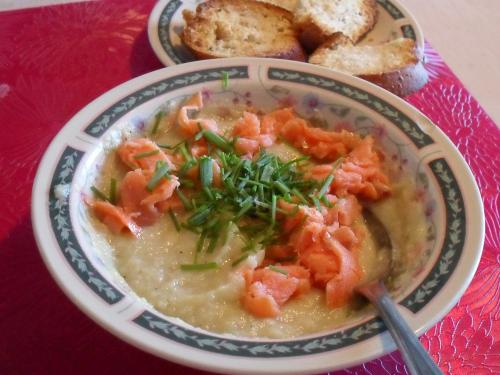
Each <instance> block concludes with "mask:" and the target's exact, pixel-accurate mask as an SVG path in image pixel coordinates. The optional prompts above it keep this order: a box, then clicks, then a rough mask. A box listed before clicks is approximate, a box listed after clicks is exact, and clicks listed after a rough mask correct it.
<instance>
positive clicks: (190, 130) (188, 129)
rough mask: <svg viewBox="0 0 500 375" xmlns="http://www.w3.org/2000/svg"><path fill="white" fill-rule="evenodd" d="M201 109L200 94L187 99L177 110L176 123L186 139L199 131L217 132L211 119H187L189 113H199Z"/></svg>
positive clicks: (214, 122)
mask: <svg viewBox="0 0 500 375" xmlns="http://www.w3.org/2000/svg"><path fill="white" fill-rule="evenodd" d="M202 108H203V96H202V95H201V92H198V93H197V94H194V95H193V96H192V97H191V98H189V99H188V100H187V101H186V102H185V103H184V104H183V105H182V107H181V108H180V109H179V113H178V114H177V123H178V124H179V128H180V130H181V132H182V133H183V134H184V135H186V136H187V137H192V136H194V135H195V134H196V133H198V132H199V131H200V130H201V129H205V130H210V131H213V132H214V133H218V132H219V128H218V126H217V122H216V121H215V120H212V119H205V118H196V119H192V118H190V117H189V115H190V113H189V112H190V111H193V112H197V111H201V109H202Z"/></svg>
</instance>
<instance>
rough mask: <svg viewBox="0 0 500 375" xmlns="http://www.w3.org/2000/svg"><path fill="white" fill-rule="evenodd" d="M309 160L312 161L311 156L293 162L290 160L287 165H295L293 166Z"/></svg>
mask: <svg viewBox="0 0 500 375" xmlns="http://www.w3.org/2000/svg"><path fill="white" fill-rule="evenodd" d="M309 159H310V157H309V156H301V157H300V158H295V159H293V160H290V161H289V162H287V163H286V164H285V165H286V166H290V165H293V164H299V163H300V162H302V161H306V160H309Z"/></svg>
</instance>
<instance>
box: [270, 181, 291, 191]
mask: <svg viewBox="0 0 500 375" xmlns="http://www.w3.org/2000/svg"><path fill="white" fill-rule="evenodd" d="M273 185H274V187H275V188H277V189H278V190H280V191H281V192H282V193H283V194H287V193H289V192H290V189H289V188H288V186H286V185H285V184H284V183H283V182H281V181H275V182H274V183H273Z"/></svg>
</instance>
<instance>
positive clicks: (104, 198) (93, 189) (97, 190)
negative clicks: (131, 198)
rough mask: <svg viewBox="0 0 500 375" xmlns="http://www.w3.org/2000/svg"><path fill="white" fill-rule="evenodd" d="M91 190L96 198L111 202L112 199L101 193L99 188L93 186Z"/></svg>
mask: <svg viewBox="0 0 500 375" xmlns="http://www.w3.org/2000/svg"><path fill="white" fill-rule="evenodd" d="M90 190H92V192H93V193H94V195H95V196H96V198H99V199H101V200H103V201H109V200H110V199H109V198H108V197H107V196H106V194H104V193H103V192H102V191H100V190H99V189H98V188H96V187H95V186H91V187H90Z"/></svg>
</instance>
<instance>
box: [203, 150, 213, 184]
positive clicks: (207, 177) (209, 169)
mask: <svg viewBox="0 0 500 375" xmlns="http://www.w3.org/2000/svg"><path fill="white" fill-rule="evenodd" d="M200 180H201V186H203V187H209V186H211V185H212V180H213V164H212V158H210V157H208V156H202V157H201V158H200Z"/></svg>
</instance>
